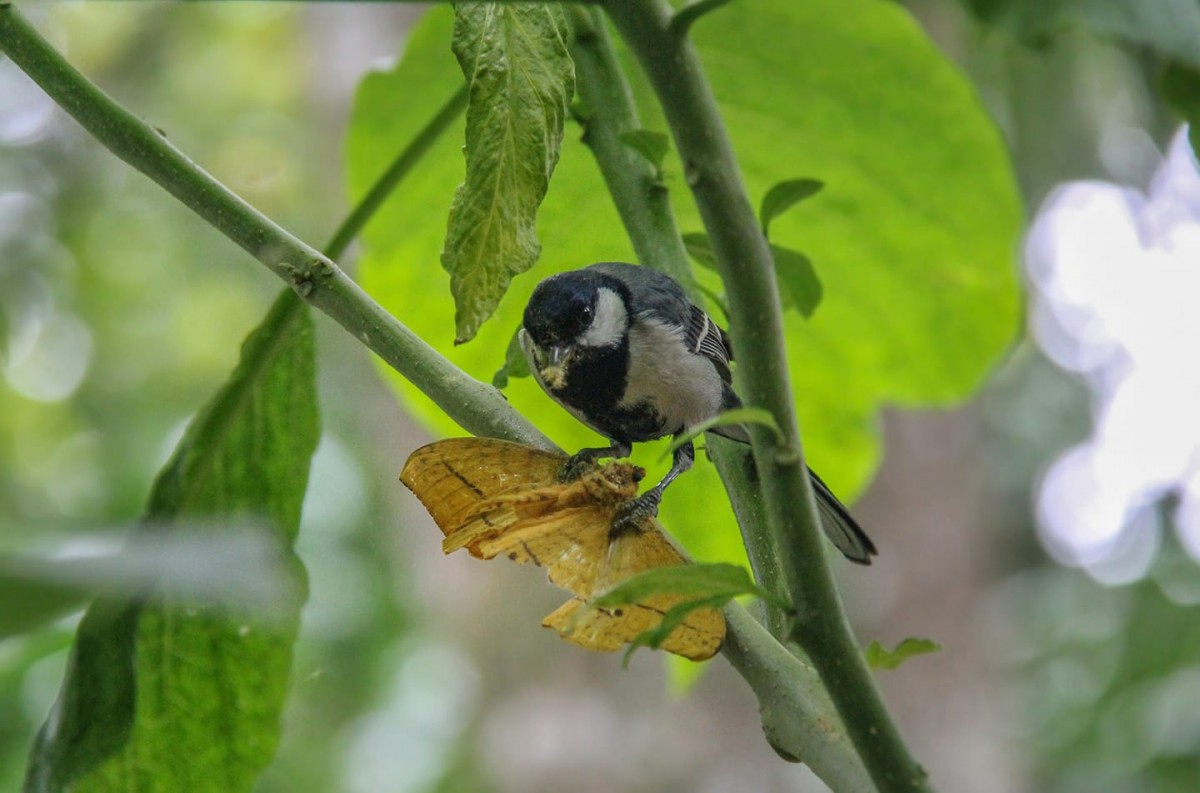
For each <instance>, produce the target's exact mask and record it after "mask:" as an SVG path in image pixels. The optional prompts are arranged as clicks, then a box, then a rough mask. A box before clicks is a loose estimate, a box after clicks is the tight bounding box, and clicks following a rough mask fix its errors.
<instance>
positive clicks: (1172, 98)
mask: <svg viewBox="0 0 1200 793" xmlns="http://www.w3.org/2000/svg"><path fill="white" fill-rule="evenodd" d="M1159 89H1160V91H1161V92H1162V95H1163V98H1164V99H1166V100H1167V103H1168V104H1170V105H1171V107H1173V108H1174V109H1175V112H1177V113H1179V115H1180V116H1182V117H1183V119H1184V120H1185V121H1187V123H1188V143H1190V144H1191V146H1192V152H1193V153H1195V152H1200V69H1196V68H1193V67H1190V66H1186V65H1184V64H1182V63H1178V62H1175V63H1169V64H1167V67H1166V68H1165V69H1164V70H1163V73H1162V76H1161V77H1160V78H1159Z"/></svg>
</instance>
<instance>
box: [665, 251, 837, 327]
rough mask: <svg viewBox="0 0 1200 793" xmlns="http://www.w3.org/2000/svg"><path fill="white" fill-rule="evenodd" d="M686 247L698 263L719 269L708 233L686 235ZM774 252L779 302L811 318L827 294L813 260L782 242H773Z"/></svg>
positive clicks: (710, 268)
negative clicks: (775, 243)
mask: <svg viewBox="0 0 1200 793" xmlns="http://www.w3.org/2000/svg"><path fill="white" fill-rule="evenodd" d="M683 246H684V248H686V249H687V252H688V255H689V256H691V257H692V259H693V260H694V261H695V262H696V263H697V264H699V265H700V266H702V267H705V268H707V269H709V270H716V269H717V257H716V254H714V253H713V249H712V243H711V242H710V241H709V239H708V235H707V234H703V233H698V232H692V233H688V234H684V235H683ZM771 254H772V256H773V257H774V261H775V279H776V281H778V283H779V301H780V303H781V304H782V305H783V308H784V309H785V310H786V309H789V308H794V309H796V310H797V311H799V312H800V314H801V316H803V317H804V318H805V319H808V318H809V317H811V316H812V315H813V312H814V311H816V310H817V306H818V305H820V303H821V297H822V295H823V294H824V290H823V289H822V287H821V281H820V279H818V278H817V271H816V269H815V268H814V267H813V264H812V261H811V260H810V259H809V258H808V257H807V256H805V255H804V254H803V253H800V252H799V251H794V250H792V249H790V248H784V247H782V246H780V245H772V246H771Z"/></svg>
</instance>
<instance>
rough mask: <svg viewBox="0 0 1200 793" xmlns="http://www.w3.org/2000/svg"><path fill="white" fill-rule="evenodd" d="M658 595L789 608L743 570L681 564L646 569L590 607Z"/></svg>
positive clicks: (608, 606)
mask: <svg viewBox="0 0 1200 793" xmlns="http://www.w3.org/2000/svg"><path fill="white" fill-rule="evenodd" d="M661 594H671V595H687V596H690V597H696V598H713V597H718V598H724V601H722V603H725V602H728V601H729V600H730V599H732V598H735V597H737V596H739V595H754V596H755V597H760V598H762V599H763V600H766V601H769V602H770V603H773V604H775V605H777V606H779V607H780V608H788V604H787V603H786V602H784V601H783V600H781V599H780V598H779V596H778V595H775V594H774V593H772V592H768V591H767V590H765V589H763V588H762V587H760V586H758V584H756V583H754V579H752V578H751V577H750V572H749V571H748V570H746V568H744V567H742V566H741V565H736V564H725V563H716V564H683V565H675V566H672V567H658V568H655V569H653V570H647V571H646V572H644V573H638V574H637V575H635V576H634V577H633V578H629V579H627V580H625V581H622V582H621V583H620V584H618V585H617V586H615V587H613V588H612V589H610V590H608V591H607V592H605V593H604V594H602V595H600V596H599V597H597V598H596V599H595V600H593V601H592V605H594V606H596V607H597V608H612V607H614V606H623V605H625V604H628V603H637V602H638V601H641V600H645V599H646V598H648V597H650V596H652V595H661Z"/></svg>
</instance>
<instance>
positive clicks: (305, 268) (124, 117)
mask: <svg viewBox="0 0 1200 793" xmlns="http://www.w3.org/2000/svg"><path fill="white" fill-rule="evenodd" d="M0 51H3V52H4V53H5V54H6V55H8V57H9V58H11V59H12V61H13V63H15V64H16V65H17V66H19V67H20V68H21V69H22V70H23V71H24V72H25V73H26V74H28V75H29V76H30V77H31V78H33V80H34V82H36V83H37V84H38V85H40V86H41V87H42V90H44V91H45V92H46V93H47V94H49V95H50V97H51V98H52V99H54V101H55V102H57V103H58V105H59V106H60V107H62V108H63V109H64V110H66V111H67V112H68V113H69V114H70V115H71V116H72V117H73V118H74V119H75V120H76V121H78V122H79V124H80V125H81V126H82V127H83V128H84V129H86V130H87V131H88V132H90V133H91V134H92V135H93V136H95V138H96V139H97V140H98V141H100V142H101V143H102V144H104V146H105V147H107V148H108V149H109V150H110V151H112V152H113V153H114V154H116V155H117V156H118V157H120V158H121V159H122V160H124V161H125V162H127V163H129V164H130V165H132V166H133V167H134V168H136V169H137V170H139V171H141V172H142V173H144V174H145V175H146V176H148V177H150V178H151V179H152V180H153V181H154V182H156V183H157V184H158V185H159V186H160V187H162V188H164V189H165V190H167V192H169V193H171V195H173V196H175V197H176V198H177V199H179V201H180V202H182V203H183V204H184V205H185V206H187V207H188V208H189V209H191V210H192V211H194V212H195V213H196V214H198V215H200V217H202V218H204V219H205V220H206V221H208V223H209V224H211V225H212V226H213V227H214V228H215V229H217V230H218V231H220V232H221V233H222V234H224V235H225V236H227V237H229V239H231V240H233V241H234V242H235V243H237V244H238V245H240V246H241V247H242V248H244V249H245V250H246V251H248V252H249V253H250V255H251V256H253V257H254V258H256V259H258V260H259V261H260V262H262V263H263V264H265V265H266V266H267V267H268V268H270V270H271V271H272V272H273V273H275V274H276V275H278V276H279V277H280V278H282V279H283V280H284V281H285V282H286V283H287V284H288V285H289V286H291V288H292V289H293V290H295V291H296V293H297V294H298V295H299V296H300V297H302V298H303V299H304V300H305V301H306V302H307V303H309V304H310V305H312V306H314V307H316V308H318V309H320V310H321V311H323V312H324V313H326V314H328V315H329V316H330V317H331V318H332V319H333V320H334V321H335V322H337V323H338V324H339V325H341V326H342V327H343V328H345V329H346V330H347V331H348V332H349V333H351V334H353V335H354V336H355V338H357V339H359V340H360V341H362V342H363V343H364V344H366V345H367V346H368V347H369V348H370V349H371V350H373V351H374V352H375V353H376V354H377V355H378V356H379V357H380V358H382V359H383V360H384V361H386V362H387V363H388V364H389V365H390V366H391V367H392V368H394V369H395V370H396V371H397V372H399V373H400V374H401V375H403V376H404V377H406V378H408V379H409V380H412V381H413V382H415V383H419V384H420V385H421V389H422V391H424V393H425V394H426V396H428V397H429V398H430V399H432V400H433V401H434V402H435V403H436V404H437V405H438V406H439V407H440V408H442V410H444V411H446V413H447V414H448V415H450V416H451V417H453V418H454V420H455V421H457V422H458V423H459V425H460V426H462V427H463V429H465V430H467V431H468V432H470V433H472V434H475V435H486V436H490V437H505V438H511V439H517V440H520V441H522V442H524V443H529V444H531V445H534V446H542V447H547V446H548V445H550V441H549V440H548V439H547V438H546V436H545V435H543V434H542V433H541V432H540V431H539V430H538V429H537V428H536V427H534V426H533V424H531V423H530V422H529V421H528V420H526V419H525V418H524V417H523V416H521V415H520V414H519V413H517V412H516V411H514V410H512V409H511V408H510V407H509V406H508V403H507V402H506V401H505V399H504V397H503V396H502V395H501V394H500V392H499V391H497V390H496V389H495V388H493V387H492V386H491V385H489V384H486V383H482V382H480V381H478V380H476V379H474V378H472V377H470V376H469V375H467V374H466V373H465V372H463V371H462V370H461V369H459V368H458V367H456V366H455V365H454V364H452V363H451V362H450V361H448V360H446V358H445V357H443V356H442V355H441V354H439V353H438V352H437V351H436V350H434V349H433V348H432V347H430V346H429V345H428V344H426V343H425V342H424V341H422V340H421V338H420V337H419V336H417V335H416V334H415V333H413V332H412V331H411V330H409V329H408V328H407V327H405V326H404V325H403V324H402V323H401V322H399V321H398V320H397V319H396V318H395V317H393V316H392V315H391V314H389V313H387V312H386V311H385V310H384V309H383V308H382V307H381V306H380V305H379V304H378V303H376V302H375V301H374V300H372V299H371V298H370V296H368V295H367V294H366V292H364V291H363V290H362V289H361V288H359V286H358V285H357V284H355V283H354V281H352V280H351V279H350V278H349V276H347V275H346V274H345V272H343V271H342V270H341V269H340V268H338V266H337V265H336V264H334V263H333V262H332V261H331V260H330V259H329V258H328V257H326V256H324V255H322V254H321V253H319V252H318V251H316V250H315V249H313V248H312V247H311V246H309V245H307V244H305V243H304V242H302V241H301V240H299V239H297V238H296V237H293V236H292V235H291V234H289V233H288V232H286V231H284V230H283V229H282V228H280V227H279V226H278V225H276V224H275V223H274V222H272V221H271V220H270V219H269V218H267V217H266V216H265V215H263V214H262V213H260V212H259V211H258V210H256V209H255V208H254V207H252V206H250V205H249V204H248V203H246V202H245V201H244V200H242V199H241V198H240V197H238V196H237V195H236V194H234V193H233V192H232V191H230V190H229V189H228V188H226V187H225V186H224V185H222V184H221V183H220V182H218V181H217V180H216V179H214V178H213V177H212V176H210V175H209V174H208V173H206V172H205V171H204V170H203V169H201V168H200V166H198V165H196V163H194V162H192V161H191V160H190V159H189V158H188V157H187V156H186V155H185V154H183V153H182V152H180V151H179V150H178V149H176V148H175V147H174V146H173V145H171V143H170V142H169V141H168V140H167V139H166V138H165V137H163V135H162V134H161V133H159V132H158V131H156V130H155V129H154V128H153V127H151V126H150V125H149V124H146V123H145V122H144V121H141V120H140V119H138V118H136V117H135V116H134V115H133V114H132V113H130V112H129V111H128V110H126V109H125V108H123V107H121V106H120V105H119V104H117V103H116V102H115V101H113V99H112V98H110V97H109V96H108V95H106V94H105V93H104V92H103V91H101V90H100V89H99V88H97V87H96V86H95V85H93V84H92V83H90V82H89V81H88V80H87V79H86V78H85V77H84V76H83V75H81V74H80V73H79V72H77V71H76V70H75V69H74V68H73V67H72V66H71V65H70V64H69V63H67V62H66V60H65V59H64V58H63V57H62V56H61V55H60V54H59V53H58V52H56V51H55V50H54V49H53V48H52V47H51V46H50V45H49V44H48V43H47V42H46V41H45V40H44V39H43V38H42V37H41V36H39V35H38V33H37V31H36V30H35V29H34V28H33V27H32V26H31V25H30V24H29V23H28V22H27V21H26V20H25V19H24V18H23V17H22V16H21V15H20V14H19V13H18V12H17V10H16V8H14V7H13V6H12V5H11V4H9V3H3V4H0Z"/></svg>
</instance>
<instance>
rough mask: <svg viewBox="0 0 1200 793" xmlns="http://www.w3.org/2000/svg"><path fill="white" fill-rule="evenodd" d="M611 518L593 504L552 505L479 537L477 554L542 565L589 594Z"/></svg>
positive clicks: (557, 581)
mask: <svg viewBox="0 0 1200 793" xmlns="http://www.w3.org/2000/svg"><path fill="white" fill-rule="evenodd" d="M489 519H490V517H489ZM611 522H612V512H611V510H608V509H604V508H602V507H600V506H597V505H594V504H591V505H585V506H581V507H571V508H567V509H560V510H555V511H552V512H549V513H547V514H545V515H542V516H540V517H539V518H537V519H530V520H525V521H518V522H516V523H515V524H513V525H512V526H510V527H509V528H507V529H506V530H504V531H501V532H498V533H496V534H494V535H493V536H490V537H486V538H484V539H482V540H480V541H479V542H478V543H477V545H476V546H475V549H477V550H478V551H479V553H478V554H476V555H478V556H481V557H482V558H484V559H491V558H493V557H495V556H500V555H504V556H507V557H508V558H509V559H511V560H513V561H514V562H521V563H524V564H534V565H537V566H539V567H544V568H546V575H547V576H548V577H549V579H550V581H551V583H553V584H554V585H555V586H558V587H561V588H562V589H565V590H567V591H568V592H570V593H572V594H574V595H579V596H581V597H587V596H589V595H591V593H592V592H594V591H595V590H596V580H597V578H598V576H599V575H600V572H601V564H602V562H603V560H604V557H605V553H606V551H607V546H608V533H609V524H610V523H611ZM472 553H474V550H473V551H472Z"/></svg>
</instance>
